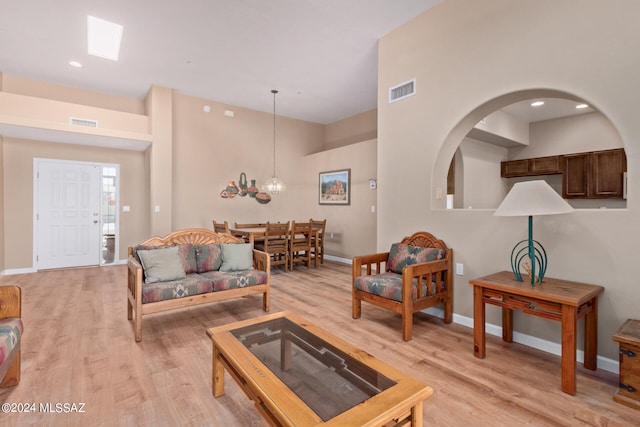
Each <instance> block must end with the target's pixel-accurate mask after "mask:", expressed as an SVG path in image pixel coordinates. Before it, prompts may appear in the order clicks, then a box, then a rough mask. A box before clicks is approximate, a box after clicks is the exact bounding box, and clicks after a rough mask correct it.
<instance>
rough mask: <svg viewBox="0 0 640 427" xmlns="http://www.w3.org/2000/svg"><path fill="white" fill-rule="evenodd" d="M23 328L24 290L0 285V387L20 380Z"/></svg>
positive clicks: (9, 385)
mask: <svg viewBox="0 0 640 427" xmlns="http://www.w3.org/2000/svg"><path fill="white" fill-rule="evenodd" d="M23 330H24V325H23V324H22V290H21V289H20V288H19V287H17V286H0V387H11V386H14V385H16V384H18V383H19V382H20V341H21V338H22V332H23Z"/></svg>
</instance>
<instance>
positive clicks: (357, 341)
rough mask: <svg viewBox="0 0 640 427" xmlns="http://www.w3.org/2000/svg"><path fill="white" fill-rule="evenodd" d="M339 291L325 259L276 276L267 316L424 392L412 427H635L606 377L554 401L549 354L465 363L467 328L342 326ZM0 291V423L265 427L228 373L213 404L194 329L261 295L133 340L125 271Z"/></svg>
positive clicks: (504, 353)
mask: <svg viewBox="0 0 640 427" xmlns="http://www.w3.org/2000/svg"><path fill="white" fill-rule="evenodd" d="M350 281H351V274H350V266H348V265H341V264H336V263H331V262H325V264H324V265H322V266H320V267H319V268H317V269H313V268H312V269H310V270H307V269H306V268H305V267H296V268H295V270H294V271H293V272H289V273H284V272H280V271H279V270H277V269H276V270H274V273H273V275H272V294H271V295H272V300H271V311H272V312H275V311H280V310H291V311H294V312H296V313H298V314H300V315H302V316H304V317H306V318H307V319H309V320H311V321H313V322H315V323H316V324H318V325H320V326H322V327H323V328H325V329H328V330H329V331H331V332H333V333H334V334H335V335H338V336H339V337H341V338H343V339H346V340H347V341H350V342H351V343H353V344H354V345H356V346H359V347H361V348H362V349H364V350H366V351H367V352H369V353H371V354H373V355H374V356H376V357H378V358H379V359H382V360H384V361H386V362H387V363H389V364H391V365H394V366H396V367H398V368H400V369H401V370H403V371H404V372H406V373H408V374H410V375H412V376H415V377H416V378H418V379H420V380H421V381H423V382H424V383H426V384H428V385H430V386H431V387H433V389H434V394H433V396H431V397H430V398H428V399H427V400H426V401H425V404H424V422H425V425H435V426H515V425H518V426H519V425H531V426H567V425H576V426H583V425H589V426H591V425H596V426H631V425H640V412H638V411H636V410H633V409H631V408H627V407H625V406H622V405H620V404H618V403H615V402H614V401H613V400H612V395H613V394H614V392H615V391H616V384H617V376H616V375H613V374H611V373H607V372H604V371H601V370H598V371H596V372H592V371H588V370H585V369H584V368H582V367H580V368H579V369H578V386H577V387H578V392H577V394H576V396H570V395H567V394H565V393H562V392H561V391H560V377H559V376H560V358H559V357H558V356H553V355H549V354H547V353H544V352H541V351H537V350H534V349H531V348H528V347H525V346H522V345H520V344H506V343H503V342H502V341H501V340H500V338H498V337H493V336H489V337H487V358H486V359H484V360H478V359H476V358H474V357H473V331H472V330H471V329H469V328H467V327H464V326H461V325H456V324H450V325H445V324H444V323H442V321H441V320H439V319H437V318H433V317H430V316H428V315H423V314H419V315H416V320H415V325H414V331H413V337H414V338H413V340H412V341H409V342H404V341H402V339H401V337H400V328H401V321H400V316H399V315H396V314H394V313H392V312H390V311H387V310H383V309H380V308H377V307H375V306H372V305H370V304H366V303H363V307H362V311H363V314H362V318H361V319H358V320H353V319H352V318H351V291H350ZM0 284H2V285H18V286H21V287H22V289H23V311H22V312H23V316H24V317H23V318H24V323H25V328H26V331H25V334H24V338H23V343H22V379H21V382H20V384H19V385H18V386H16V387H13V388H9V389H2V390H0V402H2V403H16V404H18V403H20V404H25V403H35V406H36V412H35V413H21V414H17V413H13V414H6V413H0V424H1V425H2V426H36V425H37V426H43V425H47V426H224V427H228V426H264V425H266V423H265V422H264V421H263V420H262V419H261V418H260V416H259V415H258V413H257V411H256V410H255V409H254V408H253V405H252V403H251V402H250V401H249V400H248V399H247V398H246V397H245V396H244V394H243V393H242V392H241V391H240V389H239V388H238V387H237V386H236V384H235V382H234V381H233V380H232V379H231V378H230V377H229V376H228V375H226V379H225V382H226V388H225V391H226V394H225V395H224V396H222V397H220V398H217V399H216V398H214V397H213V396H212V394H211V352H212V349H211V341H210V340H209V338H208V337H207V335H206V333H205V330H206V329H207V328H209V327H212V326H216V325H221V324H225V323H228V322H233V321H236V320H241V319H247V318H251V317H255V316H259V315H262V314H263V311H262V310H261V305H262V304H261V296H249V297H246V298H242V299H237V300H229V301H222V302H218V303H213V304H209V305H205V306H200V307H197V308H191V309H184V310H180V311H174V312H165V313H159V314H155V315H149V316H146V317H145V318H144V320H143V338H142V342H141V343H136V342H135V341H134V337H133V327H132V324H131V323H130V322H129V321H127V315H126V299H125V298H126V297H125V289H126V267H125V266H122V265H120V266H112V267H103V268H86V269H71V270H61V271H46V272H40V273H33V274H23V275H15V276H6V277H3V278H2V279H0ZM469 292H471V289H469ZM469 298H471V296H469ZM454 304H455V303H454ZM600 339H604V340H606V339H610V337H600ZM46 403H51V404H55V403H70V404H71V403H76V404H79V403H83V404H84V408H83V409H84V413H68V414H67V413H43V412H40V404H46ZM54 407H55V406H54Z"/></svg>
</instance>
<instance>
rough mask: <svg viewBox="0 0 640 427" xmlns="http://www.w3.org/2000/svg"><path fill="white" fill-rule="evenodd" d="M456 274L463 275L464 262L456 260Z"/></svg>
mask: <svg viewBox="0 0 640 427" xmlns="http://www.w3.org/2000/svg"><path fill="white" fill-rule="evenodd" d="M456 274H457V275H458V276H462V275H464V264H460V263H458V262H456Z"/></svg>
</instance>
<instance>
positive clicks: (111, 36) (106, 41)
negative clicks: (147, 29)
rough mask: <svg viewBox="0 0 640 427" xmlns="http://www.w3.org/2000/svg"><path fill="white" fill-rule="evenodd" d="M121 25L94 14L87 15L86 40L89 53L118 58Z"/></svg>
mask: <svg viewBox="0 0 640 427" xmlns="http://www.w3.org/2000/svg"><path fill="white" fill-rule="evenodd" d="M122 29H123V27H122V25H120V24H114V23H113V22H109V21H105V20H104V19H100V18H96V17H94V16H88V17H87V42H88V52H89V55H94V56H99V57H101V58H106V59H111V60H112V61H117V60H118V55H119V53H120V42H121V41H122Z"/></svg>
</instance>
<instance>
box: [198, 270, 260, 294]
mask: <svg viewBox="0 0 640 427" xmlns="http://www.w3.org/2000/svg"><path fill="white" fill-rule="evenodd" d="M200 276H203V277H206V278H208V279H210V280H211V281H212V283H213V292H218V291H224V290H225V289H233V288H244V287H247V286H255V285H264V284H265V283H267V273H265V272H264V271H262V270H254V269H250V270H244V271H209V272H206V273H202V274H200Z"/></svg>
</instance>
